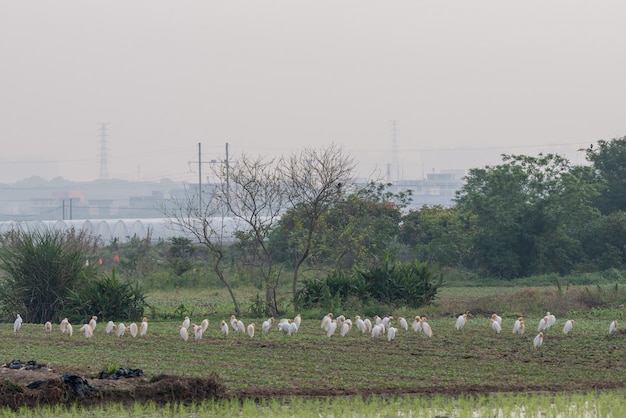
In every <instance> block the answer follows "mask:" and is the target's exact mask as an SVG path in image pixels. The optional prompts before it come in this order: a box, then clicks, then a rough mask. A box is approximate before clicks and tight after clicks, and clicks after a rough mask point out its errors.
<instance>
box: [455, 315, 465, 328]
mask: <svg viewBox="0 0 626 418" xmlns="http://www.w3.org/2000/svg"><path fill="white" fill-rule="evenodd" d="M466 322H467V314H463V315H459V317H458V318H457V319H456V329H457V330H458V331H460V330H461V329H463V327H464V326H465V323H466Z"/></svg>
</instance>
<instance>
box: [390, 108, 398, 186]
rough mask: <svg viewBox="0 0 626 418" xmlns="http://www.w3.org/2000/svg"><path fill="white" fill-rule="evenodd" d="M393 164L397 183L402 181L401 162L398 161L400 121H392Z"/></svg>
mask: <svg viewBox="0 0 626 418" xmlns="http://www.w3.org/2000/svg"><path fill="white" fill-rule="evenodd" d="M391 164H392V165H393V168H394V169H395V171H396V181H398V180H400V161H399V159H398V121H397V120H392V121H391Z"/></svg>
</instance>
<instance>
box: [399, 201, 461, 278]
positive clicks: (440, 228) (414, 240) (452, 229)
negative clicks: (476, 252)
mask: <svg viewBox="0 0 626 418" xmlns="http://www.w3.org/2000/svg"><path fill="white" fill-rule="evenodd" d="M470 225H471V224H470V221H469V219H467V217H466V216H462V214H461V212H460V210H459V209H458V208H457V207H452V208H445V207H443V206H422V207H421V208H420V209H419V210H411V211H409V213H407V214H406V215H404V216H403V217H402V224H401V226H400V232H399V238H398V239H399V241H400V242H401V243H402V244H404V245H407V246H408V247H410V248H412V249H413V251H414V253H415V256H416V258H417V259H418V260H424V261H427V262H430V263H436V264H438V265H440V266H449V267H459V266H463V265H468V264H469V263H470V260H471V251H470V250H471V237H472V235H471V234H472V230H471V228H470Z"/></svg>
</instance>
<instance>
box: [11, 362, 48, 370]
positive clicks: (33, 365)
mask: <svg viewBox="0 0 626 418" xmlns="http://www.w3.org/2000/svg"><path fill="white" fill-rule="evenodd" d="M4 367H6V368H9V369H14V370H38V369H43V368H44V367H46V365H45V364H41V363H37V362H36V361H35V360H31V361H28V362H26V363H22V361H21V360H12V361H11V362H10V363H7V364H5V365H4Z"/></svg>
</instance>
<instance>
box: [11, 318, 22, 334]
mask: <svg viewBox="0 0 626 418" xmlns="http://www.w3.org/2000/svg"><path fill="white" fill-rule="evenodd" d="M20 328H22V317H21V316H20V314H17V318H16V319H15V322H13V332H15V333H17V332H18V331H19V330H20Z"/></svg>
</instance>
